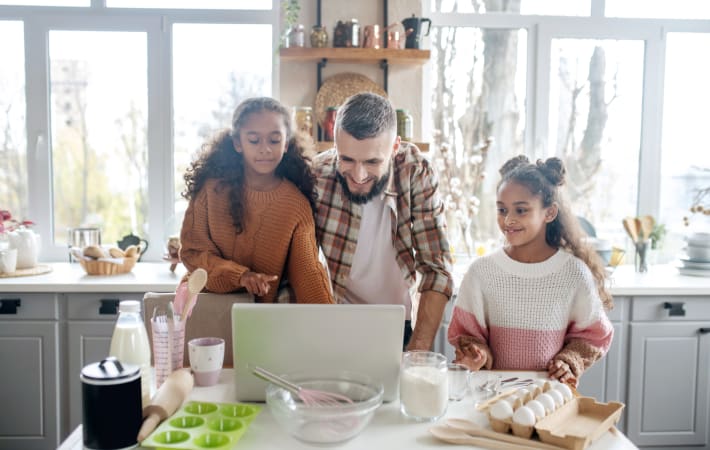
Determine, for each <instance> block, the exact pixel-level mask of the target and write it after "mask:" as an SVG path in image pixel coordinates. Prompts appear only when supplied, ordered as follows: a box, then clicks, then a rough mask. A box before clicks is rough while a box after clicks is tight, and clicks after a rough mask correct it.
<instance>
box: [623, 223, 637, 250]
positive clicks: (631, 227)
mask: <svg viewBox="0 0 710 450" xmlns="http://www.w3.org/2000/svg"><path fill="white" fill-rule="evenodd" d="M623 223H624V229H625V230H626V232H627V233H628V234H629V237H630V238H631V240H632V241H634V244H635V243H636V242H638V240H639V234H638V231H637V230H638V228H636V221H635V220H634V218H633V217H624V220H623Z"/></svg>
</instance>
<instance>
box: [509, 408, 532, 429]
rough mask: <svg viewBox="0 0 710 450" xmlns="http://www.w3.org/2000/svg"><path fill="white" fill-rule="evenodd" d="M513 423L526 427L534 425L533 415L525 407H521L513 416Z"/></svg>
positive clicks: (530, 410)
mask: <svg viewBox="0 0 710 450" xmlns="http://www.w3.org/2000/svg"><path fill="white" fill-rule="evenodd" d="M513 422H515V423H517V424H520V425H526V426H532V425H535V413H534V412H533V410H532V409H530V408H528V407H527V406H521V407H520V408H518V409H517V410H516V411H515V414H513Z"/></svg>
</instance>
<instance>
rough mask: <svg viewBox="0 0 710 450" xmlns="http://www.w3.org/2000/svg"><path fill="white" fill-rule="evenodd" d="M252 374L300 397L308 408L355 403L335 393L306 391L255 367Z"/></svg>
mask: <svg viewBox="0 0 710 450" xmlns="http://www.w3.org/2000/svg"><path fill="white" fill-rule="evenodd" d="M252 373H253V374H254V375H256V376H257V377H259V378H261V379H262V380H266V381H268V382H270V383H274V384H275V385H277V386H279V387H282V388H284V389H286V390H287V391H289V392H290V393H292V394H294V395H295V396H296V397H298V398H299V399H300V400H301V401H302V402H303V404H304V405H306V406H316V407H321V406H337V405H340V404H342V403H354V402H353V400H352V399H351V398H350V397H347V396H345V395H342V394H337V393H335V392H326V391H319V390H316V389H304V388H302V387H301V386H299V385H297V384H295V383H291V382H290V381H288V380H286V379H284V378H281V377H280V376H278V375H276V374H273V373H271V372H269V371H268V370H266V369H262V368H261V367H254V370H252Z"/></svg>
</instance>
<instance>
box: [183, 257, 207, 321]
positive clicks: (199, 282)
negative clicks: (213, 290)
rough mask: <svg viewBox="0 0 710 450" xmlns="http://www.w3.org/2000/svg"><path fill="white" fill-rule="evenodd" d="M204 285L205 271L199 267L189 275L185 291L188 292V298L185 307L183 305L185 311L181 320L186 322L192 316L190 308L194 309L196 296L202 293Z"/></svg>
mask: <svg viewBox="0 0 710 450" xmlns="http://www.w3.org/2000/svg"><path fill="white" fill-rule="evenodd" d="M206 284H207V271H206V270H205V269H203V268H201V267H199V268H197V269H195V271H194V272H192V273H191V274H190V278H188V280H187V290H188V292H190V298H189V299H188V300H187V305H185V309H184V311H183V312H182V317H183V320H187V318H188V317H190V314H192V308H194V307H195V303H196V302H197V294H199V293H200V292H201V291H202V289H203V288H204V287H205V285H206Z"/></svg>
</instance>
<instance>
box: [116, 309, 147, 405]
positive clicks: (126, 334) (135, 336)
mask: <svg viewBox="0 0 710 450" xmlns="http://www.w3.org/2000/svg"><path fill="white" fill-rule="evenodd" d="M109 356H115V357H116V358H117V359H118V360H119V361H121V362H122V363H128V364H134V365H136V366H140V368H141V400H142V403H143V407H146V406H147V405H148V404H149V403H150V383H151V373H150V346H149V343H148V333H147V332H146V329H145V325H144V324H143V319H142V318H141V304H140V302H139V301H138V300H123V301H121V303H119V305H118V320H117V321H116V327H115V328H114V329H113V336H112V337H111V349H110V350H109Z"/></svg>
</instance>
